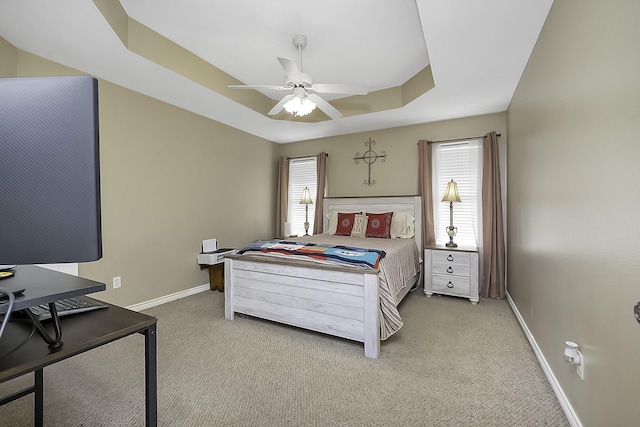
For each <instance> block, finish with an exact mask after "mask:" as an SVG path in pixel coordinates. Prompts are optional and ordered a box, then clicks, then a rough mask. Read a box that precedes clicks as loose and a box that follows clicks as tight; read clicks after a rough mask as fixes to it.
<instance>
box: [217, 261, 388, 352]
mask: <svg viewBox="0 0 640 427" xmlns="http://www.w3.org/2000/svg"><path fill="white" fill-rule="evenodd" d="M224 290H225V296H224V297H225V318H227V319H230V320H233V318H234V314H235V313H243V314H247V315H250V316H255V317H259V318H262V319H267V320H271V321H275V322H279V323H284V324H287V325H292V326H297V327H300V328H305V329H310V330H313V331H317V332H322V333H326V334H329V335H334V336H338V337H342V338H347V339H350V340H354V341H359V342H363V343H364V350H365V356H367V357H371V358H374V359H376V358H378V355H379V353H380V319H379V314H378V313H379V298H380V297H379V294H378V272H377V270H352V271H349V269H347V268H338V269H328V268H326V267H320V266H318V267H316V266H310V267H305V266H299V265H290V264H287V263H286V262H282V263H279V262H278V263H274V262H273V261H270V262H265V261H262V260H248V259H241V258H240V257H239V256H231V257H227V258H225V289H224Z"/></svg>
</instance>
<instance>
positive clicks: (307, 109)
mask: <svg viewBox="0 0 640 427" xmlns="http://www.w3.org/2000/svg"><path fill="white" fill-rule="evenodd" d="M315 108H316V103H315V102H313V101H311V100H310V99H309V98H307V97H306V95H305V96H303V97H300V96H298V95H296V96H294V97H293V98H291V99H290V100H289V101H287V102H286V104H284V109H285V110H287V112H288V113H289V114H293V115H294V116H306V115H307V114H309V113H311V112H312V111H313V110H315Z"/></svg>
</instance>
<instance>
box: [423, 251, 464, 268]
mask: <svg viewBox="0 0 640 427" xmlns="http://www.w3.org/2000/svg"><path fill="white" fill-rule="evenodd" d="M431 256H432V257H433V262H434V263H443V264H446V263H454V264H464V265H466V266H467V267H468V266H469V253H468V252H455V251H432V252H431Z"/></svg>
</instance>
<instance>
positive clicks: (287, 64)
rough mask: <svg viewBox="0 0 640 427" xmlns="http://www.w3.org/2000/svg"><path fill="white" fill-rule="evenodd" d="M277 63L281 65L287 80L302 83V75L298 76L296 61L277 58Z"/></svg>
mask: <svg viewBox="0 0 640 427" xmlns="http://www.w3.org/2000/svg"><path fill="white" fill-rule="evenodd" d="M278 62H280V65H282V68H283V69H284V72H285V74H286V75H287V78H288V79H289V80H291V81H292V82H293V83H302V75H301V74H300V70H299V69H298V65H297V64H296V61H294V60H293V59H289V58H282V57H280V56H279V57H278Z"/></svg>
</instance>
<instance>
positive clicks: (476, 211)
mask: <svg viewBox="0 0 640 427" xmlns="http://www.w3.org/2000/svg"><path fill="white" fill-rule="evenodd" d="M481 147H482V145H481V141H479V140H474V141H464V142H456V143H442V144H435V145H434V147H433V148H432V153H433V157H432V159H433V210H434V215H433V216H434V225H435V232H436V243H437V244H445V243H447V242H448V241H449V236H448V235H447V232H446V227H448V226H449V210H450V208H449V202H443V201H442V197H443V196H444V193H445V191H446V189H447V183H449V182H450V181H451V180H454V181H455V182H456V183H457V184H458V193H459V194H460V200H461V202H460V203H453V226H454V227H457V228H458V233H457V234H456V236H455V237H454V238H453V241H454V242H455V243H457V244H458V246H479V245H480V242H481V232H482V230H479V229H478V224H482V222H481V219H480V215H481V214H482V209H481V206H482V199H481V197H482V192H481V188H480V186H481V184H482V178H481V174H482V165H481V161H482V157H481V156H480V152H481V151H480V148H481Z"/></svg>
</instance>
